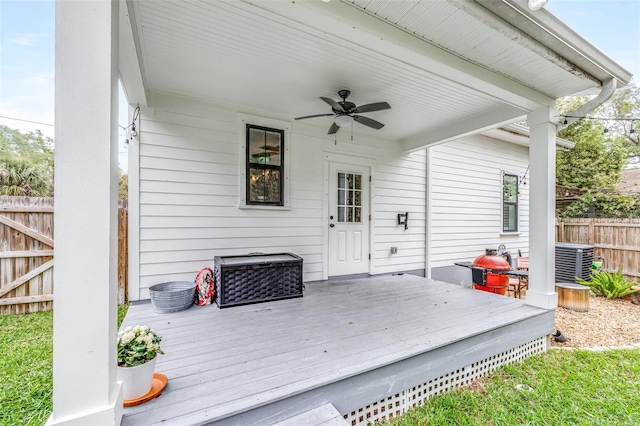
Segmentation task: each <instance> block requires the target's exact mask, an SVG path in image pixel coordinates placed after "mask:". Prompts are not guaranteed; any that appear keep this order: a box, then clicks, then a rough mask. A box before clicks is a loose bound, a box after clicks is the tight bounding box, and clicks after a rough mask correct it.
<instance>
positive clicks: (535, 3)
mask: <svg viewBox="0 0 640 426" xmlns="http://www.w3.org/2000/svg"><path fill="white" fill-rule="evenodd" d="M547 1H548V0H529V2H528V3H527V6H529V9H530V10H532V11H534V12H535V11H538V10H540V9H542V8H543V7H544V6H545V5H546V4H547Z"/></svg>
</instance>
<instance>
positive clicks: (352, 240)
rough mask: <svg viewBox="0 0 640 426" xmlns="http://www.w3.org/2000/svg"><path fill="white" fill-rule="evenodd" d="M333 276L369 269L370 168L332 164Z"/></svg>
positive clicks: (330, 262) (330, 185)
mask: <svg viewBox="0 0 640 426" xmlns="http://www.w3.org/2000/svg"><path fill="white" fill-rule="evenodd" d="M329 176H330V177H329V224H328V226H329V276H337V275H349V274H360V273H367V272H369V188H370V184H369V168H368V167H364V166H354V165H348V164H341V163H333V162H332V163H330V166H329Z"/></svg>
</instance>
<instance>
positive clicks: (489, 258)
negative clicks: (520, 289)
mask: <svg viewBox="0 0 640 426" xmlns="http://www.w3.org/2000/svg"><path fill="white" fill-rule="evenodd" d="M473 266H476V267H478V268H485V269H493V270H496V271H509V270H511V265H509V262H507V260H506V259H505V258H504V257H502V256H498V254H497V251H496V250H493V249H486V253H485V254H483V255H481V256H478V257H476V258H475V259H474V260H473ZM508 287H509V275H506V274H493V273H490V272H487V282H486V283H485V285H483V284H482V283H476V282H474V283H473V288H475V289H476V290H482V291H488V292H490V293H497V294H502V295H504V294H506V293H507V288H508Z"/></svg>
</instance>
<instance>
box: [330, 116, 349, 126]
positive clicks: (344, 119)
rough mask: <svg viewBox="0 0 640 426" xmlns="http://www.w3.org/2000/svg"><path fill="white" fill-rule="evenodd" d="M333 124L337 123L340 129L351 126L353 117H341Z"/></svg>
mask: <svg viewBox="0 0 640 426" xmlns="http://www.w3.org/2000/svg"><path fill="white" fill-rule="evenodd" d="M333 122H334V123H336V125H337V126H338V127H347V126H351V117H349V116H348V115H339V116H337V117H336V119H335V120H333Z"/></svg>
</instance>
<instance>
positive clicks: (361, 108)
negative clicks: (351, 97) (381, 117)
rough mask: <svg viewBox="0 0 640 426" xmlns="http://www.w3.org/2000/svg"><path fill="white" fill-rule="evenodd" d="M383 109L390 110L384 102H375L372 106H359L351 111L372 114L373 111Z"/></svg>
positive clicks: (389, 106)
mask: <svg viewBox="0 0 640 426" xmlns="http://www.w3.org/2000/svg"><path fill="white" fill-rule="evenodd" d="M385 109H391V105H389V104H388V103H386V102H376V103H373V104H366V105H360V106H359V107H356V109H354V110H353V112H355V113H361V112H374V111H382V110H385Z"/></svg>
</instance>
